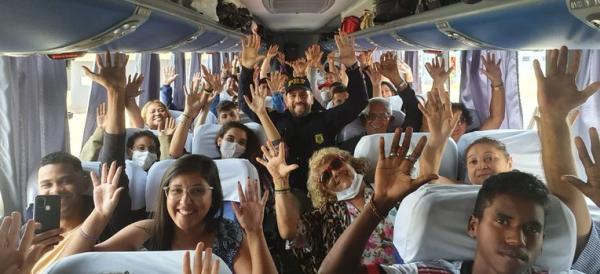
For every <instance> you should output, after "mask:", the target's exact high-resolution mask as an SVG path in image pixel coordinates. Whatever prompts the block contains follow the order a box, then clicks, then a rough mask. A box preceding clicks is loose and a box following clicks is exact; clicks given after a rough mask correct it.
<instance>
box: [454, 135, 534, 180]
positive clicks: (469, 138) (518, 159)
mask: <svg viewBox="0 0 600 274" xmlns="http://www.w3.org/2000/svg"><path fill="white" fill-rule="evenodd" d="M482 137H490V138H493V139H496V140H498V141H501V142H502V143H504V144H505V145H506V150H507V151H508V153H509V154H510V156H511V157H512V165H513V168H514V169H518V170H520V171H523V172H528V173H532V174H534V175H536V176H537V177H538V178H540V179H541V180H543V181H544V180H545V177H544V170H543V168H542V160H541V156H540V155H541V152H542V150H541V145H540V140H539V137H538V135H537V131H535V130H515V129H495V130H483V131H475V132H470V133H467V134H465V135H463V136H461V137H460V139H459V140H458V144H457V145H458V155H459V156H458V159H459V178H461V179H464V182H465V183H469V179H468V178H467V166H466V155H465V153H466V150H467V147H468V146H469V145H470V144H471V143H473V142H474V141H476V140H478V139H480V138H482Z"/></svg>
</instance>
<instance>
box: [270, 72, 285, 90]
mask: <svg viewBox="0 0 600 274" xmlns="http://www.w3.org/2000/svg"><path fill="white" fill-rule="evenodd" d="M267 85H268V86H269V89H270V90H271V92H275V91H283V89H284V86H285V78H284V76H283V75H282V74H281V72H279V71H274V72H273V73H271V79H267Z"/></svg>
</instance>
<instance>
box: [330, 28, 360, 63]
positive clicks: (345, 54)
mask: <svg viewBox="0 0 600 274" xmlns="http://www.w3.org/2000/svg"><path fill="white" fill-rule="evenodd" d="M334 39H335V44H336V45H337V48H338V50H339V52H340V63H342V64H343V65H345V66H346V67H350V66H352V65H354V64H355V63H356V62H357V61H356V51H355V50H354V37H351V36H348V34H346V33H344V32H340V34H338V35H336V36H335V37H334Z"/></svg>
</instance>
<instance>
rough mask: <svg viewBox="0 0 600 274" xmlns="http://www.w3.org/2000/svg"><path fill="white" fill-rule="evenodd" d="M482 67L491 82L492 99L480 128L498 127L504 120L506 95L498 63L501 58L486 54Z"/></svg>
mask: <svg viewBox="0 0 600 274" xmlns="http://www.w3.org/2000/svg"><path fill="white" fill-rule="evenodd" d="M481 59H482V61H483V66H484V69H482V70H481V72H482V73H483V74H485V76H486V77H487V78H488V79H489V80H490V81H491V82H492V87H491V88H492V99H491V101H490V116H489V117H488V118H487V120H485V122H483V123H482V124H481V126H480V127H479V129H480V130H487V129H498V128H500V126H501V125H502V121H504V112H505V109H506V107H505V105H506V103H505V101H506V98H505V97H506V95H505V92H504V84H503V83H502V71H501V70H500V63H501V62H502V59H498V61H496V55H495V54H492V55H491V56H490V54H489V53H488V54H487V58H486V57H484V56H482V57H481Z"/></svg>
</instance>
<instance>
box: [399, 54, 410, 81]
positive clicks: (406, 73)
mask: <svg viewBox="0 0 600 274" xmlns="http://www.w3.org/2000/svg"><path fill="white" fill-rule="evenodd" d="M398 63H399V65H398V69H399V70H400V74H401V76H402V77H403V78H404V81H406V82H409V83H412V82H413V74H412V68H411V67H410V66H409V65H408V64H407V63H405V62H404V61H402V60H399V61H398Z"/></svg>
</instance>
